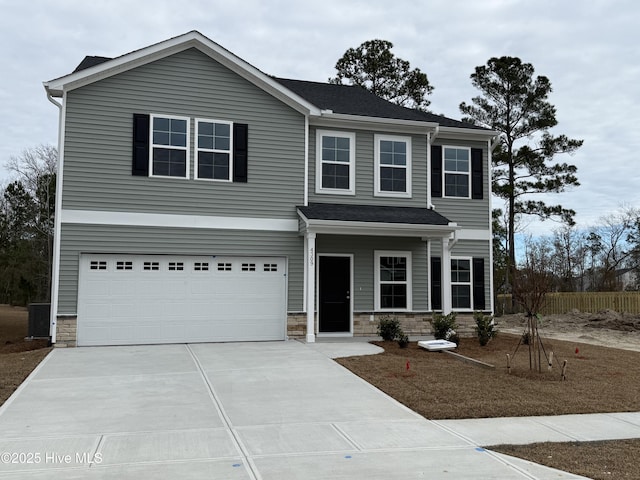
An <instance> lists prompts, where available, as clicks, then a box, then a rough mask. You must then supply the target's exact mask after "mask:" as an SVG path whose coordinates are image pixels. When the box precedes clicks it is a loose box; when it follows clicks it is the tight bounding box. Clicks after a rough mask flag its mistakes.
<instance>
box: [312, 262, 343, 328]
mask: <svg viewBox="0 0 640 480" xmlns="http://www.w3.org/2000/svg"><path fill="white" fill-rule="evenodd" d="M318 268H319V272H318V282H319V285H318V290H319V292H318V294H319V295H318V297H319V298H318V318H319V320H318V331H319V332H321V333H322V332H324V333H330V332H349V331H351V291H350V290H351V258H350V257H324V256H321V257H319V259H318Z"/></svg>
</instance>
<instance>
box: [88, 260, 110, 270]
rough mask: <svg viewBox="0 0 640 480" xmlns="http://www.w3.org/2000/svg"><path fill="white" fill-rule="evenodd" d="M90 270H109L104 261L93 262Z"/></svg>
mask: <svg viewBox="0 0 640 480" xmlns="http://www.w3.org/2000/svg"><path fill="white" fill-rule="evenodd" d="M89 268H90V269H91V270H106V269H107V262H102V261H92V262H91V264H90V266H89Z"/></svg>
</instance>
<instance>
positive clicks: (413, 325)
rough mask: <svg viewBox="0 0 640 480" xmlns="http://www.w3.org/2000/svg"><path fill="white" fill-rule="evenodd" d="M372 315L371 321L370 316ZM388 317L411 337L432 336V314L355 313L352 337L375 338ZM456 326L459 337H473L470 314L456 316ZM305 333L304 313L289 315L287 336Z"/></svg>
mask: <svg viewBox="0 0 640 480" xmlns="http://www.w3.org/2000/svg"><path fill="white" fill-rule="evenodd" d="M372 315H373V321H372V320H371V316H372ZM384 316H390V317H396V318H397V319H398V320H400V326H401V327H402V330H403V331H404V332H405V333H406V334H407V335H409V336H410V337H411V336H428V335H431V334H432V331H431V318H432V314H431V313H428V312H423V313H420V312H418V313H407V312H398V313H372V312H356V313H354V314H353V336H354V337H375V336H377V335H378V333H377V329H378V321H379V319H380V318H381V317H384ZM456 323H457V324H458V335H460V336H461V337H473V336H475V330H474V327H475V323H474V320H473V316H472V315H471V314H458V315H457V316H456ZM306 333H307V315H306V313H290V314H289V315H288V318H287V335H288V336H289V337H290V338H304V337H305V336H306Z"/></svg>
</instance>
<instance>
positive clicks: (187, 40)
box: [44, 30, 496, 137]
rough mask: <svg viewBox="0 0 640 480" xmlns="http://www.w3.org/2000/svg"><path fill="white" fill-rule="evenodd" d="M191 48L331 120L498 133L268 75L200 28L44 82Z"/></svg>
mask: <svg viewBox="0 0 640 480" xmlns="http://www.w3.org/2000/svg"><path fill="white" fill-rule="evenodd" d="M190 48H196V49H197V50H199V51H201V52H202V53H204V54H205V55H207V56H209V57H210V58H212V59H213V60H215V61H217V62H218V63H220V64H222V65H223V66H225V67H227V68H229V69H230V70H231V71H233V72H235V73H236V74H238V75H239V76H241V77H243V78H244V79H246V80H248V81H249V82H251V83H253V84H254V85H256V86H257V87H259V88H261V89H262V90H264V91H265V92H267V93H269V94H270V95H272V96H274V97H275V98H277V99H279V100H280V101H282V102H283V103H285V104H286V105H289V106H290V107H291V108H293V109H294V110H296V111H298V112H300V113H302V114H305V115H311V116H315V117H323V118H324V117H326V118H327V119H328V121H336V117H338V116H340V115H345V116H351V117H352V118H362V119H365V118H369V119H380V121H381V122H382V123H390V122H397V123H400V124H402V125H409V124H411V125H414V127H415V125H421V128H424V127H428V128H430V129H434V128H436V126H440V127H443V128H444V129H451V130H450V131H456V132H462V131H465V132H468V134H473V136H474V137H476V136H479V135H480V136H483V137H484V136H487V137H489V136H493V135H495V134H496V133H495V132H492V131H491V130H487V129H485V128H483V127H479V126H476V125H473V124H470V123H466V122H461V121H458V120H454V119H451V118H447V117H444V116H441V115H435V114H433V113H428V112H421V111H419V110H415V109H409V108H405V107H402V106H400V105H396V104H394V103H391V102H389V101H387V100H384V99H382V98H380V97H378V96H376V95H374V94H373V93H371V92H369V91H368V90H366V89H364V88H362V87H358V86H349V85H336V84H330V83H321V82H310V81H304V80H291V79H284V78H276V77H272V76H269V75H267V74H265V73H263V72H262V71H260V70H259V69H257V68H256V67H254V66H253V65H251V64H249V63H248V62H246V61H244V60H242V59H241V58H239V57H237V56H236V55H234V54H233V53H231V52H230V51H228V50H226V49H225V48H224V47H222V46H220V45H218V44H217V43H215V42H213V41H212V40H210V39H209V38H207V37H205V36H204V35H202V34H201V33H200V32H197V31H195V30H194V31H191V32H188V33H185V34H183V35H179V36H177V37H174V38H170V39H168V40H165V41H162V42H160V43H156V44H154V45H150V46H148V47H145V48H142V49H139V50H135V51H133V52H129V53H126V54H124V55H121V56H119V57H115V58H109V57H101V56H87V57H85V58H84V59H83V60H82V62H80V64H79V65H78V66H77V67H76V69H75V70H74V71H73V72H72V73H70V74H68V75H65V76H62V77H59V78H56V79H53V80H50V81H48V82H44V87H45V89H46V91H47V93H48V94H49V95H51V96H53V97H61V96H62V95H63V93H64V92H65V91H71V90H74V89H76V88H80V87H82V86H85V85H89V84H91V83H94V82H97V81H99V80H102V79H105V78H109V77H111V76H113V75H117V74H119V73H122V72H125V71H127V70H131V69H133V68H136V67H139V66H142V65H146V64H148V63H151V62H154V61H156V60H159V59H162V58H165V57H168V56H170V55H173V54H176V53H179V52H182V51H184V50H187V49H190ZM332 117H333V118H332ZM375 121H378V120H375Z"/></svg>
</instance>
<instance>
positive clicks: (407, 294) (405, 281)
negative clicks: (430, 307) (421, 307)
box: [375, 251, 412, 310]
mask: <svg viewBox="0 0 640 480" xmlns="http://www.w3.org/2000/svg"><path fill="white" fill-rule="evenodd" d="M375 259H376V262H375V268H376V271H375V284H376V287H375V288H376V291H375V301H376V302H375V303H376V310H410V309H411V288H412V287H411V252H388V251H377V252H375Z"/></svg>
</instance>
